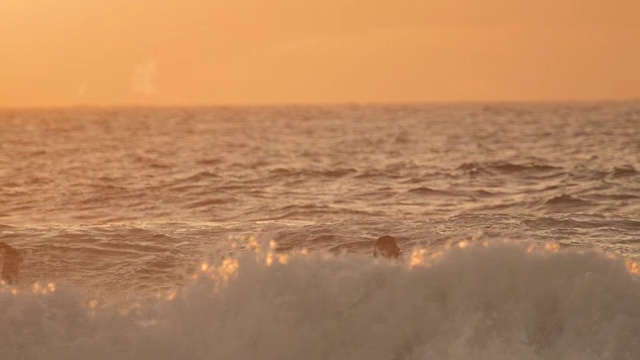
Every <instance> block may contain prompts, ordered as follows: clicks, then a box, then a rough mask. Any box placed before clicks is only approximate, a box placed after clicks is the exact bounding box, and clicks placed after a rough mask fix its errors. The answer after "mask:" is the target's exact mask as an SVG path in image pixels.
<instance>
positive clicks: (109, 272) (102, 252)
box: [0, 102, 640, 360]
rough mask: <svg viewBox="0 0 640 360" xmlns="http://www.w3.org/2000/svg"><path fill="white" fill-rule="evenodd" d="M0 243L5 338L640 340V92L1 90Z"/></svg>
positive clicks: (58, 348)
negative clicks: (282, 97)
mask: <svg viewBox="0 0 640 360" xmlns="http://www.w3.org/2000/svg"><path fill="white" fill-rule="evenodd" d="M383 235H391V236H393V237H394V238H395V239H396V240H397V242H398V245H399V247H400V249H401V252H402V254H401V257H400V259H399V260H398V261H393V260H388V259H384V258H382V259H381V258H374V257H373V256H372V254H373V245H374V242H375V240H376V239H377V238H378V237H380V236H383ZM0 242H1V243H5V244H7V245H8V246H10V247H11V248H13V249H16V250H17V251H18V252H19V254H20V256H21V258H22V262H21V263H20V266H19V273H14V274H13V275H15V281H11V283H9V281H4V282H3V283H2V285H1V286H0V359H54V360H57V359H380V360H394V359H638V358H640V337H638V334H640V103H638V102H602V103H540V104H526V103H523V104H515V103H513V104H511V103H505V104H500V103H495V104H433V105H428V104H425V105H340V106H338V105H336V106H328V105H327V106H262V107H260V106H255V107H198V108H196V107H192V108H177V107H175V108H83V107H79V108H74V109H34V110H26V109H25V110H10V109H5V110H0ZM9 257H10V255H8V253H5V256H4V257H1V258H0V259H2V264H3V266H5V267H7V264H8V263H10V262H11V260H8V258H9ZM5 280H6V279H5Z"/></svg>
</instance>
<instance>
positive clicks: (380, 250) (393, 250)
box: [373, 235, 400, 259]
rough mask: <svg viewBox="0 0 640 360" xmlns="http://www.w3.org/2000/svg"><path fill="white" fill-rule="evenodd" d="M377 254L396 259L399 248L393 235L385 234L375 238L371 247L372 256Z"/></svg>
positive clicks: (398, 254)
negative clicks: (374, 242)
mask: <svg viewBox="0 0 640 360" xmlns="http://www.w3.org/2000/svg"><path fill="white" fill-rule="evenodd" d="M378 255H380V256H383V257H386V258H387V259H397V258H398V257H399V256H400V248H399V247H398V243H397V242H396V239H395V238H394V237H393V236H390V235H385V236H381V237H379V238H378V240H376V245H375V247H374V248H373V256H374V257H378Z"/></svg>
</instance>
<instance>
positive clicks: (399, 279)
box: [0, 242, 640, 360]
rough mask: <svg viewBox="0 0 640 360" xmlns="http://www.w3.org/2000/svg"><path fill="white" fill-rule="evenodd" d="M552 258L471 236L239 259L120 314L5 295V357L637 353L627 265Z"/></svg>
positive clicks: (59, 292) (55, 294) (1, 297)
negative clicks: (367, 251) (433, 247)
mask: <svg viewBox="0 0 640 360" xmlns="http://www.w3.org/2000/svg"><path fill="white" fill-rule="evenodd" d="M465 245H466V246H465ZM556 250H557V249H556V248H555V247H549V248H548V249H547V250H544V249H542V250H537V249H533V250H532V249H530V248H529V249H528V248H527V247H525V246H522V245H513V244H497V243H496V244H487V243H484V244H481V243H479V242H476V243H473V242H472V243H462V244H459V246H454V247H452V248H451V249H449V250H447V251H445V252H444V253H442V254H441V255H439V256H437V257H429V258H427V259H426V260H424V261H423V258H422V256H423V255H424V254H421V253H420V252H416V253H414V255H413V256H411V257H409V256H407V259H406V261H405V262H402V263H393V262H389V261H386V260H383V261H378V260H373V259H371V258H369V257H364V256H356V255H344V256H329V255H326V254H323V253H319V252H317V253H311V254H306V255H303V254H289V255H287V256H284V255H282V254H274V253H270V252H268V251H262V252H260V251H257V252H256V251H244V252H241V253H239V254H238V255H237V256H234V257H230V258H227V259H226V260H225V261H224V262H222V263H218V264H216V265H212V266H210V265H209V264H206V263H205V264H203V265H202V268H201V270H200V271H199V275H198V276H196V277H195V279H193V280H192V281H191V282H190V283H189V284H188V285H186V286H184V287H182V288H179V289H176V290H175V291H173V292H170V293H167V294H163V295H162V297H161V298H159V299H155V300H153V301H144V302H142V303H141V304H129V306H127V307H126V308H124V307H123V306H122V305H113V304H103V303H101V301H93V300H92V299H91V298H88V297H86V296H85V295H83V294H82V293H81V292H80V291H78V290H75V289H73V288H72V287H70V286H58V287H57V288H56V287H55V285H53V284H43V285H41V286H38V287H34V288H28V289H18V290H17V291H19V293H16V291H14V294H12V293H11V289H10V288H8V287H5V288H4V290H3V291H2V292H0V309H2V311H1V312H0V324H2V326H0V358H1V359H65V360H68V359H88V358H91V359H384V360H388V359H469V358H473V359H637V358H638V356H639V355H640V342H639V341H638V338H637V334H638V333H639V331H640V306H639V305H638V304H640V282H639V281H638V279H637V278H636V275H634V274H633V271H632V270H634V268H633V266H632V265H630V264H629V263H627V264H625V262H624V261H623V260H622V259H619V258H613V257H610V256H607V255H605V254H603V253H600V252H595V251H589V252H582V253H578V252H575V251H556ZM411 263H413V265H411ZM625 265H626V266H625ZM636 270H637V269H636ZM45 293H46V294H45Z"/></svg>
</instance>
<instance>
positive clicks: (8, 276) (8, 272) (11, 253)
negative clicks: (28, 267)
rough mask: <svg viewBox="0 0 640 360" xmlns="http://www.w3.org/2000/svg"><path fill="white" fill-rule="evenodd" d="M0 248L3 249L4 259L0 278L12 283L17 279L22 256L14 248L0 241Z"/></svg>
mask: <svg viewBox="0 0 640 360" xmlns="http://www.w3.org/2000/svg"><path fill="white" fill-rule="evenodd" d="M0 249H1V250H2V251H3V254H4V257H3V258H4V259H3V264H2V280H3V281H5V282H6V283H7V284H10V285H11V284H14V283H16V282H17V281H18V271H19V270H20V264H21V263H22V256H21V255H20V253H19V252H18V250H16V249H15V248H13V247H11V246H9V245H7V244H5V243H3V242H0Z"/></svg>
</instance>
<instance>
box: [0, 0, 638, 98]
mask: <svg viewBox="0 0 640 360" xmlns="http://www.w3.org/2000/svg"><path fill="white" fill-rule="evenodd" d="M639 17H640V1H637V0H538V1H532V0H527V1H524V0H432V1H429V0H395V1H391V0H384V1H383V0H368V1H363V0H357V1H356V0H55V1H42V0H0V106H3V107H13V106H18V107H22V106H51V105H78V104H99V105H108V104H167V105H168V104H238V103H301V102H302V103H318V102H321V103H327V102H329V103H335V102H404V101H409V102H413V101H479V100H581V99H584V100H586V99H625V98H639V97H640V21H639V20H638V18H639Z"/></svg>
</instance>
